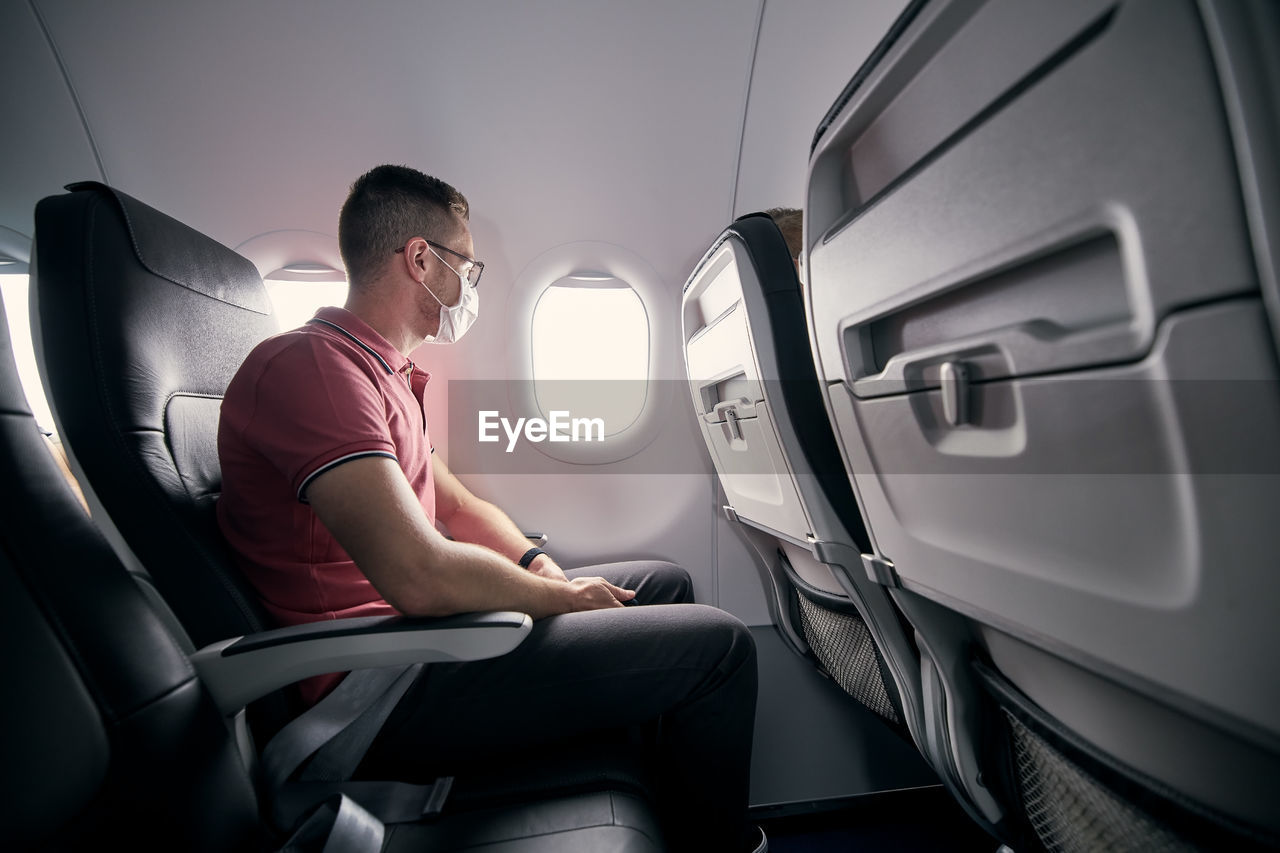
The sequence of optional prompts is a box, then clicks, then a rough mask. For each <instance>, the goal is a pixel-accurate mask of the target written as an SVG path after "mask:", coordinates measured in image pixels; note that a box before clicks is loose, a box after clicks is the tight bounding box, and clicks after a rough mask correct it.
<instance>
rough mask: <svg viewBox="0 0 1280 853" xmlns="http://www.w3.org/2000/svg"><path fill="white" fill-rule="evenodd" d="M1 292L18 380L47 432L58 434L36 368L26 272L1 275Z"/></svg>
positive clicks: (33, 412) (39, 421)
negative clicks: (16, 364)
mask: <svg viewBox="0 0 1280 853" xmlns="http://www.w3.org/2000/svg"><path fill="white" fill-rule="evenodd" d="M0 293H3V294H4V313H5V316H6V317H7V318H8V320H9V340H10V341H12V342H13V357H14V360H15V361H17V363H18V380H19V381H20V382H21V383H22V392H23V393H24V394H26V395H27V405H28V406H30V407H31V413H32V414H33V415H35V417H36V423H37V424H39V425H40V428H41V429H43V430H45V431H46V432H51V433H54V434H55V435H56V434H57V429H56V428H55V427H54V425H53V413H52V412H50V411H49V402H48V401H47V400H46V399H45V396H44V386H43V385H41V384H40V371H39V369H38V368H37V367H36V351H35V347H34V346H32V343H31V319H30V318H31V314H30V313H29V312H28V310H27V274H26V273H22V274H20V275H15V274H12V273H10V274H8V275H0Z"/></svg>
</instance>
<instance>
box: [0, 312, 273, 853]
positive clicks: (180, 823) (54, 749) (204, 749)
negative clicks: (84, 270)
mask: <svg viewBox="0 0 1280 853" xmlns="http://www.w3.org/2000/svg"><path fill="white" fill-rule="evenodd" d="M42 441H43V440H42V437H41V434H40V432H39V431H38V428H37V426H36V422H35V419H34V418H33V417H32V415H31V412H30V410H29V409H28V407H27V403H26V399H25V397H24V396H23V393H22V388H21V385H20V384H19V379H18V375H17V370H16V368H15V366H14V358H13V350H12V347H11V345H10V342H9V335H8V325H7V323H5V322H4V319H3V309H2V308H0V477H3V480H4V483H5V489H6V492H7V494H8V495H9V496H10V498H11V499H12V500H9V501H6V503H5V515H4V519H3V523H2V524H0V610H2V611H3V612H2V613H0V624H3V626H4V637H5V640H6V642H5V646H6V648H8V649H9V650H10V663H9V674H8V679H9V689H7V690H6V693H5V700H4V702H3V703H0V707H2V708H3V718H2V722H0V737H3V740H4V749H3V753H4V756H5V760H4V762H3V770H2V771H0V772H3V774H4V779H5V781H4V786H3V787H4V790H5V796H4V798H3V802H2V804H0V813H2V817H0V822H2V823H3V825H4V827H5V838H6V842H7V844H9V845H11V846H12V847H13V848H14V849H23V850H25V849H29V848H39V849H68V850H87V849H104V848H116V847H120V848H125V849H129V850H201V851H239V850H251V849H256V848H257V847H258V842H259V840H260V839H261V837H262V835H263V833H262V830H261V827H260V824H259V821H258V812H257V803H256V800H255V798H254V791H253V788H252V785H251V784H250V781H249V777H248V774H247V772H246V771H245V768H244V766H243V765H242V764H241V762H240V758H239V755H238V754H237V751H236V748H235V745H234V742H233V740H232V738H231V737H230V736H229V734H228V732H227V729H226V726H225V724H224V721H223V719H222V718H221V716H220V715H219V714H218V712H217V710H216V709H215V708H214V706H213V704H212V702H210V701H209V700H208V698H207V696H206V694H205V693H204V691H203V688H202V687H201V685H200V683H199V682H198V681H197V679H196V676H195V673H194V671H193V670H192V669H191V666H190V664H189V663H188V661H187V658H186V656H185V655H184V654H183V653H182V650H181V649H180V648H179V646H178V644H177V643H176V642H175V641H174V639H173V637H172V636H171V635H170V633H169V632H168V630H167V628H166V626H165V624H164V622H163V621H162V620H161V619H160V618H159V617H158V616H157V614H156V612H155V611H154V610H153V609H152V607H151V604H150V602H148V601H147V599H146V598H145V597H144V595H143V594H142V593H141V591H140V590H139V588H138V586H137V585H136V584H135V583H134V582H133V581H132V580H131V579H130V575H129V574H128V573H127V572H126V571H125V570H124V567H123V566H122V565H121V564H120V562H119V560H118V559H117V558H116V556H115V554H114V553H113V551H112V550H111V547H110V546H109V545H108V544H107V542H106V540H104V539H103V538H102V537H101V536H100V535H99V533H98V531H97V530H96V529H95V528H94V526H93V524H92V523H91V522H90V520H89V518H88V516H86V515H85V513H84V510H83V509H82V507H81V505H80V503H79V501H78V500H77V498H76V497H75V495H74V494H73V493H72V492H71V490H70V488H69V486H68V485H67V483H66V482H65V480H64V479H63V477H62V475H61V473H60V472H59V470H58V468H57V466H56V464H55V462H54V460H53V458H52V456H51V455H50V454H49V453H48V451H47V450H46V449H45V447H44V446H43V443H42ZM113 842H114V843H113Z"/></svg>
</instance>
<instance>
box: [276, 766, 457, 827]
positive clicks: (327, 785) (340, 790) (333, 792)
mask: <svg viewBox="0 0 1280 853" xmlns="http://www.w3.org/2000/svg"><path fill="white" fill-rule="evenodd" d="M452 787H453V777H452V776H442V777H441V778H439V779H437V780H436V781H435V782H433V783H432V784H430V785H412V784H410V783H408V782H363V781H360V782H353V781H347V782H290V783H289V784H288V785H286V786H285V787H284V789H283V790H281V791H280V792H279V794H278V796H276V797H274V798H273V801H272V813H271V821H272V824H273V825H274V826H278V827H290V826H293V825H294V824H295V823H297V821H298V820H299V818H300V817H301V816H302V815H304V814H306V813H307V811H308V810H309V809H312V808H315V804H316V803H317V802H329V801H332V800H334V799H335V798H336V797H338V796H339V795H345V796H347V797H350V798H351V799H353V800H355V801H357V802H358V803H359V804H360V806H361V807H362V808H363V809H365V810H367V811H368V813H369V814H371V815H373V816H374V817H376V818H377V819H378V820H379V821H381V822H382V823H418V822H420V821H422V820H424V819H427V820H430V819H431V818H434V817H437V816H438V815H439V814H440V812H441V811H442V810H443V809H444V804H445V800H446V799H447V798H448V796H449V791H450V789H451V788H452Z"/></svg>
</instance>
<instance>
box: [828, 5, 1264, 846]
mask: <svg viewBox="0 0 1280 853" xmlns="http://www.w3.org/2000/svg"><path fill="white" fill-rule="evenodd" d="M1278 49H1280V7H1277V5H1276V4H1274V3H1267V2H1252V0H1244V2H1217V0H1205V2H1194V0H1185V2H1184V0H1097V2H1093V0H1088V2H1078V3H1072V4H1052V3H1034V4H1027V3H1023V2H1020V0H915V2H912V3H910V4H908V5H907V7H906V9H905V11H904V12H903V14H902V15H901V17H900V18H899V19H898V21H897V22H896V23H895V25H894V26H893V28H892V29H891V31H890V33H889V34H888V36H887V37H886V38H885V39H884V40H883V41H882V42H881V44H880V45H879V46H878V47H877V48H876V50H875V51H874V52H873V53H872V55H871V58H870V59H869V60H868V61H867V62H866V63H865V64H864V65H863V67H862V68H861V69H860V70H859V71H858V73H857V74H856V75H855V76H854V78H853V79H852V81H851V82H850V84H849V85H848V86H847V87H846V89H845V90H844V92H843V93H842V94H841V96H840V98H839V99H838V100H837V101H836V103H835V105H834V106H833V107H832V109H831V111H830V112H829V113H828V114H827V116H826V117H825V118H824V120H823V121H822V123H821V124H820V126H819V128H818V131H817V134H816V135H815V138H814V144H813V149H812V151H811V156H810V163H809V174H808V178H807V184H808V186H807V194H806V199H805V203H804V213H805V217H804V222H805V234H804V246H805V256H804V263H805V269H806V273H807V286H806V291H805V299H806V305H805V307H806V312H807V316H808V321H809V328H810V334H811V339H812V342H813V357H814V361H815V366H816V369H817V372H818V375H819V377H820V384H821V387H822V388H823V389H824V393H825V404H826V409H827V412H828V415H829V417H830V420H831V423H832V425H833V428H834V430H835V433H836V436H837V439H838V442H839V445H840V449H841V452H842V454H843V462H844V467H845V470H846V473H847V476H848V478H849V479H850V481H851V482H852V483H853V485H854V488H855V491H856V494H857V495H858V497H859V500H860V505H861V507H862V509H863V511H864V518H865V519H866V522H867V528H868V535H869V538H870V544H871V546H872V551H871V552H870V553H869V554H868V559H867V560H866V561H865V565H866V568H867V577H868V578H869V579H873V580H875V581H876V582H878V583H880V584H882V585H883V586H884V587H885V589H886V590H887V592H888V594H889V595H890V596H891V597H892V598H893V600H894V602H895V603H896V604H897V605H898V606H899V609H900V610H901V612H902V613H903V614H904V615H905V616H906V618H907V619H908V621H909V622H910V624H911V625H912V627H913V628H914V630H915V633H916V638H917V646H918V648H919V649H920V654H921V669H920V690H921V693H922V695H923V696H924V698H925V709H926V710H925V715H924V720H925V727H926V730H925V732H924V734H925V737H924V750H925V752H926V755H927V757H928V758H929V760H930V761H931V763H932V764H933V765H934V766H935V768H936V769H938V771H939V773H940V775H942V776H943V778H944V780H946V781H947V783H948V786H949V787H950V788H951V790H952V791H953V792H955V793H957V794H958V796H959V798H960V799H961V801H962V802H963V803H964V804H965V806H966V808H967V809H968V810H969V811H970V813H971V814H973V815H974V816H975V817H976V818H977V819H979V820H980V821H981V822H983V823H984V824H985V825H987V827H988V828H989V829H993V831H995V832H996V834H998V835H1000V836H1001V837H1003V838H1004V839H1005V840H1006V841H1007V842H1008V843H1009V844H1010V845H1011V846H1013V847H1014V848H1015V849H1018V850H1035V849H1048V850H1092V849H1162V850H1189V849H1251V850H1252V849H1274V848H1275V847H1276V846H1277V845H1278V844H1280V812H1278V811H1277V810H1276V809H1275V807H1274V792H1275V791H1276V790H1280V670H1278V668H1277V663H1276V658H1275V655H1274V654H1272V653H1271V652H1272V650H1274V649H1275V648H1276V647H1277V644H1280V623H1278V622H1277V621H1276V619H1275V618H1274V615H1275V613H1276V612H1277V611H1278V610H1280V585H1277V584H1276V583H1274V578H1273V574H1274V572H1273V569H1274V563H1275V559H1274V545H1275V534H1274V530H1275V520H1274V507H1276V506H1277V505H1280V445H1277V443H1276V441H1275V436H1276V435H1280V368H1278V366H1277V345H1276V344H1277V341H1278V340H1280V334H1278V332H1280V298H1278V297H1280V288H1278V287H1277V280H1278V275H1277V268H1276V262H1275V258H1276V257H1277V256H1278V253H1277V247H1278V246H1280V237H1278V236H1277V235H1280V229H1277V228H1276V222H1277V211H1280V190H1278V189H1277V188H1278V187H1280V181H1277V180H1276V177H1277V170H1276V165H1275V158H1274V151H1275V150H1277V145H1280V108H1278V107H1277V104H1280V66H1277V65H1276V63H1275V61H1274V57H1275V56H1276V55H1277V52H1278Z"/></svg>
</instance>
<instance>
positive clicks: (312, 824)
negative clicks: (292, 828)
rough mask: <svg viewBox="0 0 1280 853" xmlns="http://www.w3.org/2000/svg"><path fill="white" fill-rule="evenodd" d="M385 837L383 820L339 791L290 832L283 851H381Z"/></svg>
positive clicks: (280, 852) (289, 852) (299, 852)
mask: <svg viewBox="0 0 1280 853" xmlns="http://www.w3.org/2000/svg"><path fill="white" fill-rule="evenodd" d="M385 837H386V827H384V826H383V825H382V822H381V821H379V820H378V819H377V818H376V817H374V816H373V815H371V814H369V812H367V811H366V810H365V809H363V808H361V806H360V804H359V803H357V802H356V801H355V800H353V799H351V798H350V797H348V796H346V795H345V794H335V795H334V796H332V797H330V798H329V799H328V800H326V801H325V802H324V803H322V804H321V805H320V807H319V808H317V809H316V810H315V811H313V812H312V813H311V815H310V816H309V817H308V818H307V820H306V822H304V823H303V824H302V826H300V827H298V830H297V831H296V832H294V833H293V835H291V836H289V840H288V841H287V842H285V845H284V846H283V847H281V848H280V851H279V853H317V851H319V853H379V851H381V850H382V844H383V841H384V840H385ZM321 842H323V844H324V846H323V847H321V846H320V845H321Z"/></svg>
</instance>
